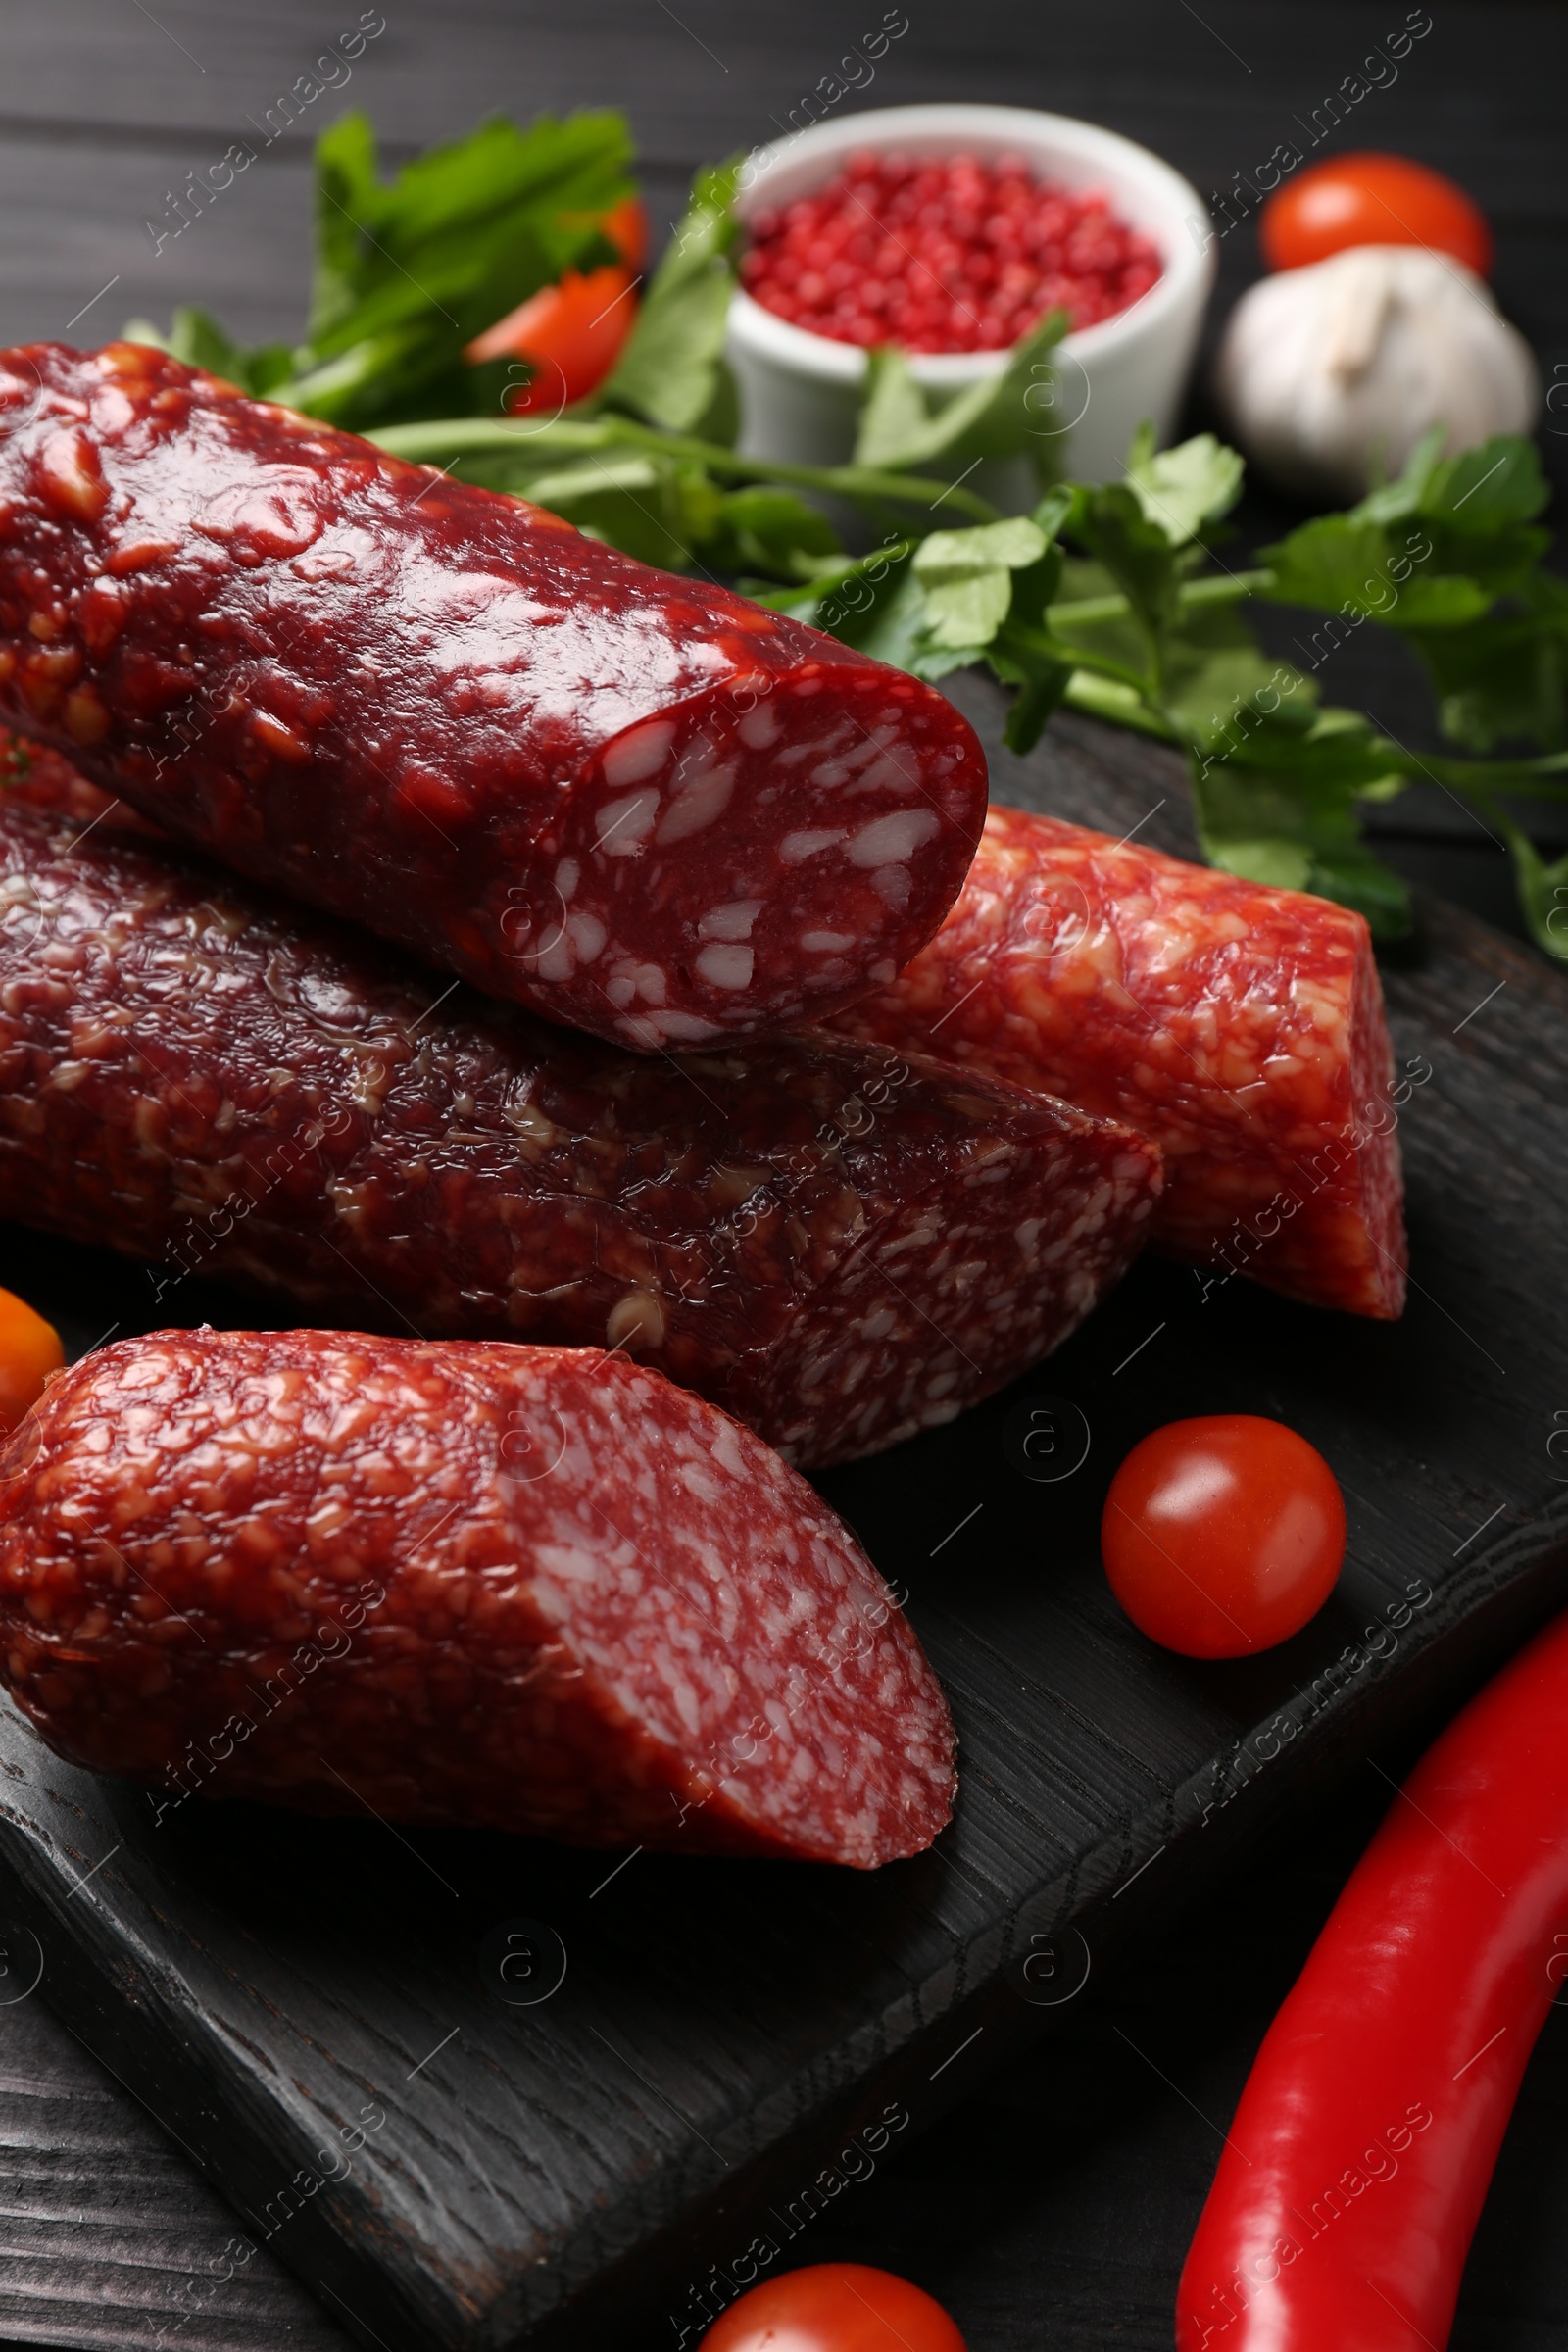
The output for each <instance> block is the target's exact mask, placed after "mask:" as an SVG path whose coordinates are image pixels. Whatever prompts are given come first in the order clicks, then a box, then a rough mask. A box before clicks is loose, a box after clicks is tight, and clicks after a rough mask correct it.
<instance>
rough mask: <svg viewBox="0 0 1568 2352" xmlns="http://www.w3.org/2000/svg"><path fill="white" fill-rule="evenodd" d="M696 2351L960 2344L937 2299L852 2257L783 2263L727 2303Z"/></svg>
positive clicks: (920, 2351)
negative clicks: (800, 2265) (804, 2264)
mask: <svg viewBox="0 0 1568 2352" xmlns="http://www.w3.org/2000/svg"><path fill="white" fill-rule="evenodd" d="M700 2352H964V2343H963V2338H962V2336H961V2335H960V2334H959V2333H958V2330H957V2329H956V2327H955V2326H954V2325H953V2322H952V2321H951V2320H950V2319H949V2317H948V2315H947V2313H946V2312H945V2311H944V2310H943V2308H942V2306H941V2304H940V2303H933V2302H932V2300H931V2297H930V2296H929V2295H927V2294H922V2293H921V2291H920V2289H919V2288H918V2287H917V2286H911V2285H910V2284H909V2282H908V2280H907V2278H894V2276H893V2273H892V2272H891V2271H873V2270H870V2269H868V2268H867V2267H866V2265H865V2264H864V2263H859V2262H818V2263H814V2264H813V2265H812V2266H811V2267H810V2269H809V2270H805V2271H786V2272H785V2274H784V2276H783V2277H782V2278H769V2279H767V2280H766V2281H765V2282H764V2283H763V2284H762V2285H761V2286H754V2287H753V2289H752V2291H751V2293H750V2294H749V2295H742V2297H741V2299H740V2301H739V2302H738V2303H732V2304H731V2305H730V2307H729V2309H728V2311H726V2312H725V2314H724V2316H723V2318H722V2319H721V2320H718V2321H715V2323H714V2325H713V2326H712V2327H710V2329H709V2330H708V2333H707V2334H706V2335H705V2336H704V2338H703V2340H702V2345H701V2347H700Z"/></svg>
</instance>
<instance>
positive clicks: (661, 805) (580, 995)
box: [487, 661, 986, 1053]
mask: <svg viewBox="0 0 1568 2352" xmlns="http://www.w3.org/2000/svg"><path fill="white" fill-rule="evenodd" d="M985 799H986V771H985V761H984V758H983V756H982V754H981V751H980V748H979V745H978V743H977V741H976V739H975V737H974V734H973V732H972V730H971V729H970V727H969V725H968V722H967V721H966V720H965V719H964V718H963V717H962V715H961V714H960V713H959V712H958V711H956V710H955V709H954V708H953V706H952V705H951V704H950V703H948V702H947V701H945V699H944V698H943V697H942V696H941V695H938V694H935V693H934V692H933V691H932V690H931V688H930V687H928V686H925V685H922V684H921V683H920V682H919V681H918V680H917V679H914V678H906V677H902V676H900V675H899V674H898V673H897V672H895V671H891V670H877V669H872V668H870V667H868V666H867V665H865V664H863V663H846V662H835V661H813V662H804V663H802V664H801V665H800V666H799V667H797V668H796V669H795V670H793V671H789V672H786V673H784V674H782V675H780V676H776V677H770V676H768V675H766V674H765V673H761V672H760V673H759V674H758V677H757V680H756V683H755V685H753V686H749V687H746V688H743V689H736V688H735V687H727V688H725V689H723V690H722V691H718V692H715V693H713V694H711V695H710V696H706V697H700V698H698V699H696V700H694V701H692V702H689V703H686V704H684V705H682V706H681V707H680V708H679V709H678V710H676V711H672V712H666V713H664V714H662V715H661V716H659V717H656V718H649V719H643V720H641V721H639V722H638V723H637V724H636V725H634V726H631V727H628V728H626V729H625V730H624V731H623V732H622V733H621V734H619V735H617V736H616V737H615V738H614V739H613V741H612V742H610V743H609V744H607V745H606V746H605V747H604V749H603V750H602V751H601V752H600V753H599V754H598V755H597V756H596V757H595V759H594V760H592V761H591V762H590V763H589V764H588V766H587V768H586V769H585V771H584V774H583V776H582V777H581V778H580V779H579V781H578V783H577V784H576V786H575V787H574V788H573V790H572V792H571V793H570V794H569V795H568V796H566V798H565V799H564V804H563V808H562V811H561V815H560V817H559V820H558V822H557V824H556V826H555V828H554V829H553V830H552V832H551V834H550V838H549V851H548V856H547V857H546V858H543V859H542V861H541V864H542V868H544V867H548V869H549V872H550V876H551V879H550V883H549V886H548V888H547V889H546V890H545V891H544V892H543V893H542V894H535V895H536V898H537V899H538V902H539V903H537V904H536V903H534V901H533V900H529V901H527V903H523V901H522V899H521V897H520V895H519V893H518V892H517V890H516V888H515V886H512V887H510V889H509V891H508V893H507V895H506V897H505V898H503V897H502V895H501V885H500V883H499V882H498V884H497V889H496V893H495V895H494V896H493V897H492V900H491V903H490V906H489V907H488V910H487V919H488V921H489V923H490V925H491V928H492V930H493V931H494V933H495V936H496V938H497V940H498V941H499V942H500V943H501V944H500V952H501V953H503V954H505V955H507V956H509V957H510V958H511V959H512V963H513V968H514V970H515V972H516V973H517V975H518V982H517V988H518V993H520V994H522V995H523V996H525V997H526V998H527V999H528V1000H529V1001H530V1002H532V1003H535V1004H537V1005H538V1006H539V1008H540V1009H541V1010H542V1011H548V1012H549V1013H550V1014H551V1015H552V1017H553V1018H555V1019H558V1020H561V1019H566V1020H570V1021H572V1022H573V1023H575V1024H576V1025H578V1026H580V1027H582V1028H585V1029H591V1030H595V1031H597V1032H598V1033H599V1034H601V1035H603V1036H610V1037H613V1038H614V1039H616V1041H617V1042H619V1043H621V1044H624V1045H628V1046H631V1047H633V1048H635V1049H636V1050H638V1051H639V1052H643V1053H648V1052H659V1051H662V1050H665V1049H667V1048H669V1047H672V1046H675V1047H678V1046H682V1045H694V1044H702V1043H706V1042H709V1041H711V1040H712V1039H714V1038H716V1037H718V1036H720V1035H729V1036H749V1035H753V1034H759V1035H761V1034H767V1033H770V1032H774V1031H777V1030H779V1029H781V1028H785V1027H788V1026H790V1025H792V1024H794V1023H798V1022H801V1021H810V1020H815V1019H820V1018H822V1017H825V1015H826V1014H827V1013H829V1012H831V1011H833V1010H835V1009H836V1008H837V1007H838V1006H840V1005H845V1004H848V1003H849V1002H850V1001H851V1000H852V999H853V998H854V997H855V996H857V995H858V994H860V993H862V992H863V991H864V990H865V989H866V988H867V987H869V986H871V985H872V984H873V981H874V979H875V978H876V976H877V974H878V971H879V969H883V970H887V969H896V968H897V967H898V965H899V964H901V963H904V962H907V960H908V958H909V956H912V955H913V954H914V952H915V950H916V949H917V948H919V947H920V946H922V945H923V943H924V942H925V941H926V940H928V939H929V938H930V937H931V934H932V933H933V931H935V929H936V928H937V926H938V924H939V923H940V922H941V920H942V918H943V916H944V915H945V914H946V913H947V911H948V908H949V907H951V906H952V904H953V902H954V900H955V898H956V896H957V893H958V890H959V888H960V887H961V884H962V881H963V876H964V873H965V871H966V870H967V868H968V864H969V860H970V858H972V857H973V855H974V849H975V844H976V842H977V841H978V839H979V833H980V826H981V823H982V820H983V818H984V813H985Z"/></svg>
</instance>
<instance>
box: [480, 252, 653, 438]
mask: <svg viewBox="0 0 1568 2352" xmlns="http://www.w3.org/2000/svg"><path fill="white" fill-rule="evenodd" d="M635 283H636V279H635V278H634V277H633V275H632V273H631V271H630V270H627V269H625V268H623V267H622V265H621V264H620V263H618V262H611V263H607V264H606V266H605V268H604V269H602V270H588V271H587V273H586V274H584V273H583V272H581V271H579V270H567V272H566V274H565V276H564V278H563V279H562V281H561V283H560V285H559V286H541V287H540V289H539V291H538V293H537V294H531V295H530V296H529V297H528V300H527V301H526V302H524V303H520V304H519V305H518V307H517V309H516V310H515V311H510V312H509V313H508V314H507V316H506V318H505V319H497V321H496V323H495V325H494V326H487V327H486V328H485V330H484V333H483V334H482V335H480V336H478V337H477V338H476V339H475V340H474V341H473V342H472V343H470V344H469V345H468V348H467V351H466V353H465V355H464V356H465V358H466V359H467V360H469V361H470V362H474V363H477V362H479V361H481V360H503V359H506V358H508V357H509V356H510V357H511V358H514V359H519V360H528V361H531V362H532V365H533V370H534V372H533V377H532V379H531V381H530V382H529V383H527V384H526V385H524V386H523V387H522V388H521V390H520V391H518V392H515V393H514V394H513V396H512V398H511V400H510V401H509V403H508V405H509V407H510V408H511V410H512V413H513V414H514V416H518V417H523V416H527V415H529V414H530V413H531V412H533V411H535V410H538V409H551V410H556V409H564V408H569V407H570V406H571V404H572V402H573V401H574V400H585V399H586V398H587V396H588V394H589V393H590V392H592V391H593V390H594V389H595V388H596V386H598V385H599V384H601V383H603V381H604V379H605V377H606V376H607V375H608V374H609V373H610V370H611V368H613V366H614V364H615V362H616V360H617V359H618V358H619V356H620V347H621V345H622V344H623V343H624V342H625V340H626V337H627V336H628V335H629V334H630V332H631V326H632V320H633V319H635V318H636V316H637V302H636V297H635V296H634V295H633V293H632V287H633V286H634V285H635Z"/></svg>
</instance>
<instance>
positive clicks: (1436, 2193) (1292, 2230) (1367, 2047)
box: [1176, 1617, 1568, 2352]
mask: <svg viewBox="0 0 1568 2352" xmlns="http://www.w3.org/2000/svg"><path fill="white" fill-rule="evenodd" d="M1565 1973H1568V1617H1561V1618H1559V1619H1558V1620H1557V1621H1556V1622H1555V1624H1553V1625H1551V1626H1549V1627H1548V1628H1547V1630H1546V1632H1545V1633H1544V1634H1543V1635H1541V1636H1540V1637H1539V1639H1538V1640H1537V1641H1535V1642H1532V1643H1531V1645H1530V1647H1529V1648H1528V1649H1526V1650H1525V1651H1524V1652H1523V1653H1522V1654H1521V1655H1520V1656H1519V1657H1517V1658H1516V1659H1515V1660H1514V1661H1513V1663H1512V1664H1511V1665H1510V1666H1508V1667H1507V1668H1506V1669H1505V1670H1504V1672H1503V1673H1501V1674H1499V1675H1498V1676H1497V1677H1496V1679H1495V1681H1494V1682H1492V1683H1490V1684H1489V1685H1488V1687H1487V1689H1486V1690H1485V1691H1482V1693H1481V1695H1480V1697H1479V1698H1477V1699H1475V1700H1473V1701H1472V1703H1471V1704H1470V1705H1469V1706H1468V1707H1466V1708H1465V1710H1464V1712H1463V1713H1462V1714H1461V1715H1460V1716H1458V1717H1457V1718H1456V1720H1455V1721H1454V1722H1453V1723H1452V1724H1450V1725H1449V1727H1448V1729H1447V1731H1446V1732H1445V1734H1444V1735H1443V1738H1442V1739H1441V1740H1439V1741H1438V1743H1437V1745H1436V1746H1435V1747H1433V1748H1432V1749H1431V1750H1430V1751H1429V1752H1428V1754H1427V1755H1426V1756H1425V1757H1424V1758H1423V1759H1422V1761H1421V1763H1420V1764H1419V1765H1418V1767H1417V1768H1416V1771H1415V1772H1414V1773H1413V1775H1412V1776H1411V1778H1410V1780H1409V1781H1408V1782H1407V1783H1406V1785H1405V1787H1404V1789H1402V1791H1401V1792H1400V1795H1399V1797H1398V1798H1397V1801H1396V1803H1395V1805H1394V1807H1393V1809H1392V1811H1391V1812H1390V1814H1389V1817H1388V1819H1387V1820H1386V1821H1385V1822H1384V1824H1383V1827H1382V1829H1381V1830H1380V1831H1379V1832H1378V1834H1377V1837H1376V1838H1374V1839H1373V1841H1372V1843H1371V1845H1370V1846H1369V1847H1368V1849H1367V1851H1366V1854H1365V1855H1364V1856H1363V1858H1362V1860H1361V1863H1360V1865H1359V1867H1358V1868H1357V1869H1356V1871H1355V1874H1354V1876H1353V1877H1352V1878H1351V1880H1350V1882H1349V1885H1348V1887H1346V1889H1345V1892H1344V1893H1343V1894H1342V1895H1341V1897H1340V1899H1339V1902H1338V1903H1337V1904H1336V1905H1335V1907H1334V1911H1333V1914H1332V1915H1331V1917H1330V1919H1329V1922H1328V1925H1327V1926H1326V1927H1325V1929H1324V1930H1323V1933H1322V1935H1321V1936H1319V1937H1318V1939H1317V1942H1316V1943H1315V1945H1314V1946H1313V1948H1312V1953H1311V1956H1310V1958H1309V1959H1308V1961H1307V1964H1306V1966H1305V1968H1304V1969H1303V1970H1302V1972H1301V1976H1300V1978H1299V1982H1298V1984H1297V1985H1296V1987H1295V1989H1294V1990H1293V1991H1292V1993H1291V1995H1290V1998H1289V1999H1288V2000H1287V2001H1286V2003H1285V2006H1284V2008H1283V2009H1282V2010H1281V2011H1280V2013H1279V2016H1278V2017H1277V2018H1276V2019H1275V2021H1274V2024H1273V2026H1272V2027H1271V2028H1270V2030H1269V2034H1268V2037H1267V2039H1266V2040H1265V2042H1264V2044H1263V2047H1262V2049H1261V2050H1260V2051H1259V2053H1258V2057H1257V2063H1256V2064H1255V2066H1254V2067H1253V2069H1252V2072H1251V2076H1250V2080H1249V2082H1248V2084H1247V2088H1246V2090H1245V2091H1244V2092H1243V2094H1242V2103H1241V2106H1240V2108H1239V2109H1238V2110H1237V2114H1236V2120H1235V2122H1234V2123H1233V2124H1232V2126H1231V2129H1230V2132H1229V2134H1228V2136H1227V2140H1226V2148H1225V2154H1224V2155H1223V2157H1222V2158H1221V2160H1220V2167H1219V2173H1218V2176H1217V2177H1216V2179H1215V2181H1214V2186H1213V2188H1212V2189H1211V2190H1210V2192H1209V2198H1208V2203H1207V2204H1206V2205H1205V2206H1204V2208H1203V2215H1202V2219H1201V2222H1200V2223H1199V2226H1198V2234H1197V2236H1196V2237H1195V2238H1194V2240H1193V2245H1192V2251H1191V2252H1190V2254H1189V2255H1188V2257H1187V2266H1186V2269H1185V2270H1184V2271H1183V2273H1182V2282H1181V2287H1180V2290H1179V2293H1178V2296H1177V2305H1176V2342H1177V2346H1178V2352H1438V2348H1439V2347H1440V2346H1442V2345H1444V2344H1446V2342H1447V2340H1448V2330H1449V2328H1450V2327H1451V2326H1452V2322H1453V2311H1454V2304H1455V2302H1456V2300H1457V2297H1458V2292H1459V2277H1460V2273H1461V2271H1462V2270H1463V2268H1464V2259H1465V2255H1466V2252H1467V2250H1468V2248H1469V2244H1470V2239H1471V2237H1472V2235H1473V2234H1474V2231H1475V2226H1476V2222H1477V2220H1478V2219H1479V2217H1480V2213H1481V2207H1482V2204H1483V2202H1484V2200H1485V2197H1486V2193H1487V2185H1488V2182H1489V2181H1490V2180H1491V2178H1492V2171H1493V2166H1494V2165H1495V2162H1496V2156H1497V2150H1498V2147H1499V2146H1500V2145H1501V2141H1502V2135H1503V2132H1504V2131H1505V2130H1506V2128H1507V2123H1508V2117H1509V2114H1510V2112H1511V2111H1512V2108H1513V2103H1514V2099H1515V2097H1516V2095H1517V2093H1518V2089H1519V2082H1520V2079H1521V2077H1522V2076H1523V2074H1524V2070H1525V2063H1526V2061H1527V2059H1528V2058H1529V2056H1530V2052H1531V2048H1532V2046H1533V2044H1534V2042H1535V2039H1536V2036H1537V2034H1539V2033H1540V2031H1541V2028H1542V2026H1543V2024H1544V2021H1545V2016H1546V2011H1547V2010H1548V2009H1549V2008H1550V2007H1551V2004H1552V2001H1553V1999H1554V1998H1555V1996H1556V1993H1557V1991H1558V1988H1559V1985H1561V1983H1562V1981H1563V1978H1564V1975H1565Z"/></svg>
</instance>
